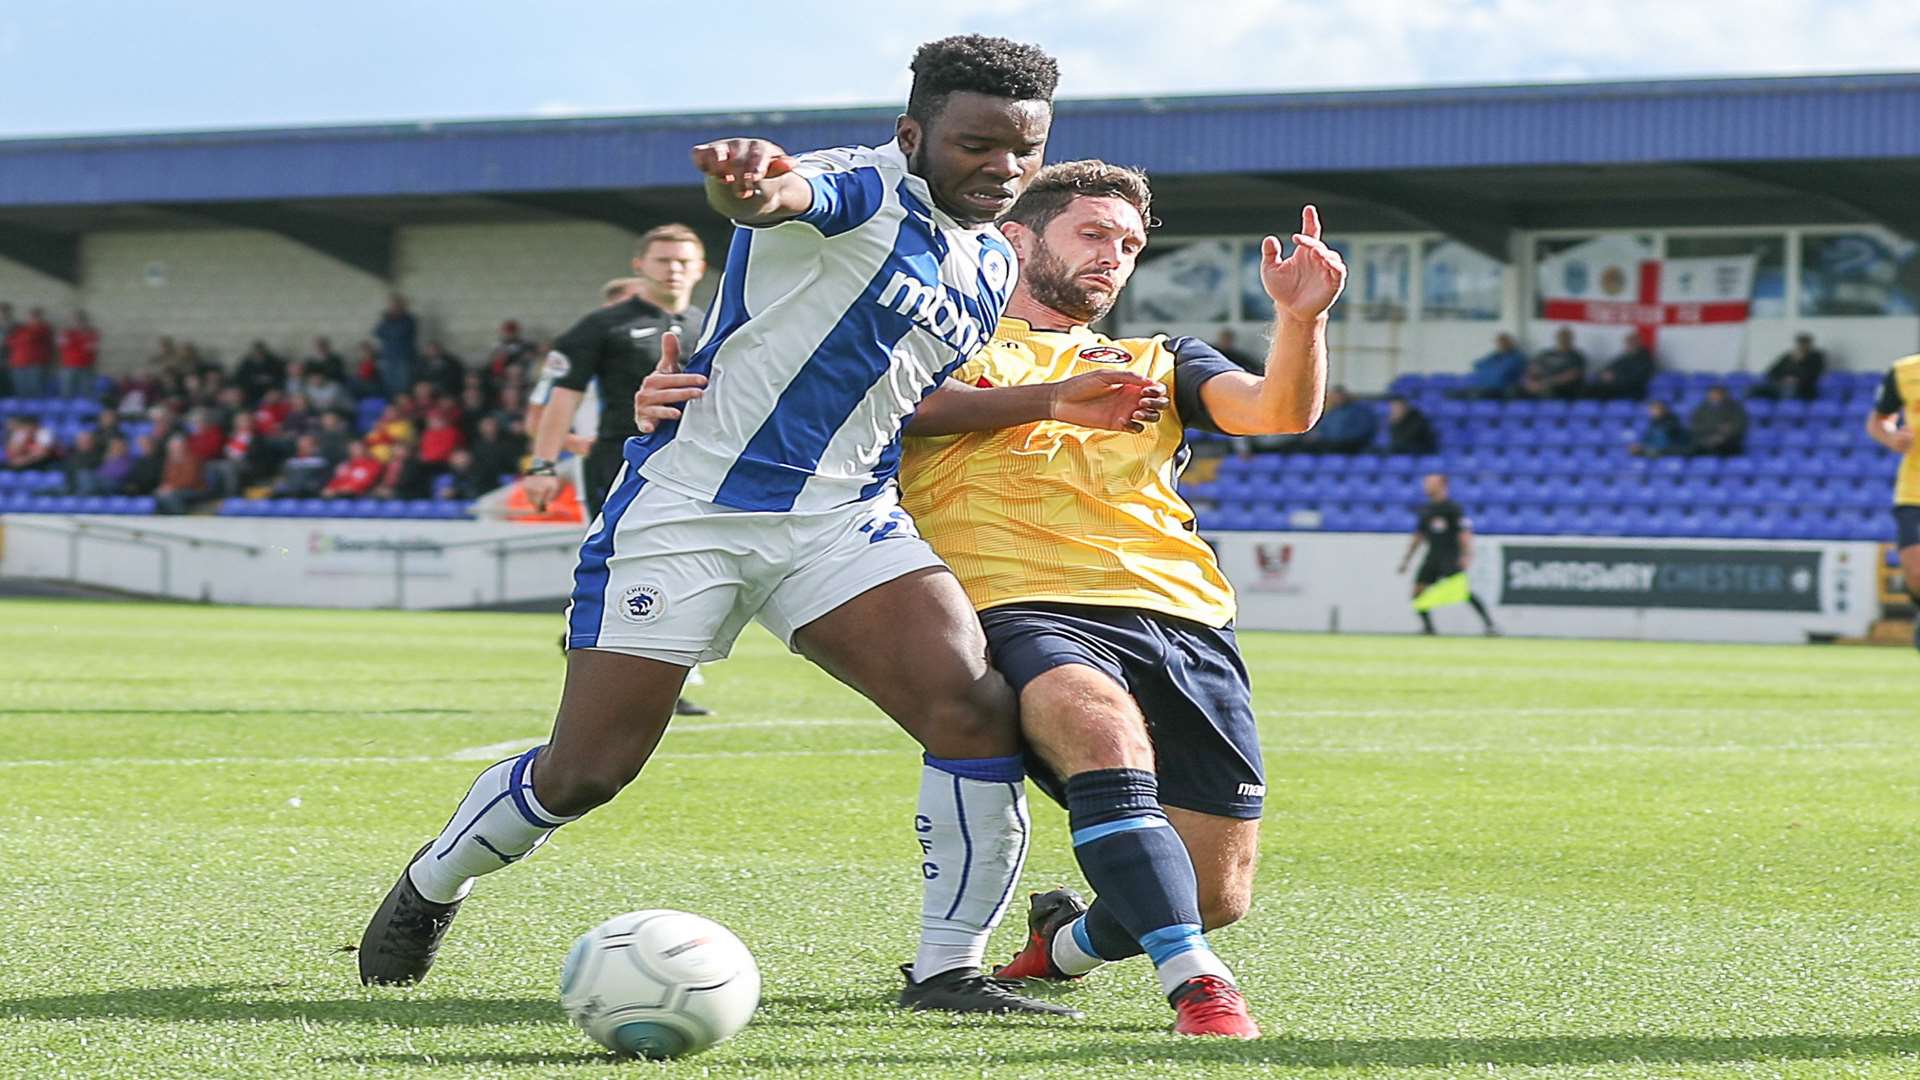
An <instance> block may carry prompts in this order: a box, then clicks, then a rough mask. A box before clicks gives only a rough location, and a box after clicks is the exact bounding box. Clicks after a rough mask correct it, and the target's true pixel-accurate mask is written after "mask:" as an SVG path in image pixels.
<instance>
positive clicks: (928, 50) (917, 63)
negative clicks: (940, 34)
mask: <svg viewBox="0 0 1920 1080" xmlns="http://www.w3.org/2000/svg"><path fill="white" fill-rule="evenodd" d="M908 66H909V67H910V68H912V69H913V89H912V90H911V91H909V92H908V93H907V115H908V116H911V117H913V118H914V119H915V120H918V121H920V122H921V123H922V124H926V123H930V122H932V120H933V118H934V117H936V116H938V115H940V110H941V109H942V108H944V107H945V106H946V104H947V97H948V96H949V95H951V94H955V93H958V92H960V91H972V92H973V93H976V94H986V95H989V96H991V97H1001V98H1010V99H1012V100H1014V101H1045V102H1049V103H1051V102H1052V101H1053V91H1054V88H1055V87H1056V86H1058V85H1060V65H1059V64H1058V63H1055V62H1054V59H1053V57H1051V56H1048V55H1047V54H1046V53H1044V52H1041V51H1040V49H1039V48H1037V47H1036V46H1033V45H1026V44H1023V43H1021V42H1018V41H1009V40H1007V39H1006V38H998V37H987V36H986V35H984V34H959V35H956V36H954V37H946V38H941V39H940V40H939V41H929V42H927V43H926V44H925V45H922V46H920V48H919V49H918V50H917V51H915V52H914V54H913V63H912V64H910V65H908Z"/></svg>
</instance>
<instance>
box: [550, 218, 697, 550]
mask: <svg viewBox="0 0 1920 1080" xmlns="http://www.w3.org/2000/svg"><path fill="white" fill-rule="evenodd" d="M633 272H634V281H635V282H636V287H635V289H634V295H633V296H631V297H629V298H628V299H627V300H625V301H623V302H621V303H618V304H611V305H609V306H607V307H603V308H596V309H595V310H593V311H592V312H589V313H588V314H587V315H586V316H584V317H583V318H581V320H580V321H579V322H577V323H574V324H573V326H572V327H571V328H570V329H569V330H567V332H566V333H564V334H561V335H560V336H559V337H558V338H556V339H555V340H554V343H553V351H551V352H549V353H548V354H547V360H546V364H545V366H544V368H543V369H542V372H541V374H542V377H543V378H547V379H551V380H552V381H553V397H552V400H550V401H548V402H547V407H546V410H545V411H544V412H543V413H541V415H540V427H539V430H537V431H535V432H534V433H533V460H532V461H531V462H530V463H529V464H528V465H527V471H526V475H525V478H524V480H523V481H522V487H523V489H524V490H525V492H526V495H527V501H528V502H530V503H532V504H533V505H534V507H535V508H536V509H540V510H544V509H546V506H547V503H549V502H551V501H552V500H553V498H554V496H556V495H558V494H559V493H560V485H561V484H562V483H563V482H564V481H562V480H561V479H560V476H559V473H558V472H557V470H556V466H555V462H556V461H558V460H559V457H560V451H561V449H562V448H563V447H565V446H566V442H567V433H568V432H569V431H570V430H571V429H572V427H573V414H574V412H575V410H577V409H579V407H580V399H581V398H582V396H584V395H585V393H586V390H587V387H588V385H589V384H591V383H593V382H594V381H596V380H598V382H599V384H600V400H601V402H602V408H601V410H600V431H599V434H598V436H597V437H596V438H595V439H594V441H593V448H592V449H591V450H589V451H588V452H587V459H586V462H585V473H586V489H585V490H584V491H582V492H580V501H581V502H582V503H585V504H586V508H587V523H588V524H589V525H591V524H592V523H593V519H594V518H596V517H599V516H600V507H601V505H602V504H604V503H605V502H606V500H607V491H608V489H609V488H611V487H612V486H613V482H614V480H615V478H617V477H618V476H619V475H620V462H621V456H620V452H621V448H622V447H623V446H625V445H626V441H627V440H628V439H630V438H632V437H634V436H636V435H638V434H640V429H638V428H636V427H634V426H633V408H632V406H631V404H630V403H631V402H632V401H633V395H634V393H635V392H636V391H638V390H639V389H640V380H642V379H644V378H646V377H647V376H648V375H650V374H652V373H653V369H654V365H656V364H658V363H659V362H660V339H661V338H662V337H664V336H666V335H667V334H680V335H681V339H680V343H681V348H682V350H683V351H691V350H690V348H689V347H690V346H691V345H692V341H691V338H692V336H693V335H694V334H696V333H698V332H699V329H700V324H701V322H702V320H703V319H705V317H706V315H705V313H704V312H702V311H701V310H700V309H699V308H696V307H694V306H693V304H692V301H693V288H694V286H695V285H697V284H699V283H700V278H701V276H702V275H704V274H705V273H706V272H707V258H706V248H705V247H703V246H702V245H701V243H700V238H699V237H698V236H696V235H694V232H693V230H692V229H689V228H687V227H686V226H685V225H662V226H660V227H659V228H655V229H649V230H647V232H645V233H644V234H642V235H641V237H640V239H639V240H638V241H637V242H636V243H635V245H634V255H633Z"/></svg>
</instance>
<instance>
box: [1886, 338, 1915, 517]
mask: <svg viewBox="0 0 1920 1080" xmlns="http://www.w3.org/2000/svg"><path fill="white" fill-rule="evenodd" d="M1889 392H1891V393H1892V395H1893V396H1889ZM1877 408H1878V410H1879V411H1880V412H1882V413H1886V414H1891V413H1893V412H1895V411H1898V412H1902V413H1904V414H1905V415H1906V421H1907V430H1909V431H1911V432H1913V433H1914V434H1915V435H1916V436H1920V353H1915V354H1914V355H1912V356H1903V357H1901V358H1900V359H1898V360H1895V361H1894V362H1893V370H1892V371H1890V372H1888V373H1887V385H1886V386H1885V387H1883V388H1882V389H1881V392H1880V401H1879V403H1878V405H1877ZM1893 502H1894V505H1896V506H1920V442H1916V443H1915V445H1914V448H1913V449H1912V450H1909V451H1907V453H1906V455H1905V456H1903V457H1902V458H1901V459H1900V473H1899V475H1898V476H1897V477H1896V478H1895V479H1894V481H1893Z"/></svg>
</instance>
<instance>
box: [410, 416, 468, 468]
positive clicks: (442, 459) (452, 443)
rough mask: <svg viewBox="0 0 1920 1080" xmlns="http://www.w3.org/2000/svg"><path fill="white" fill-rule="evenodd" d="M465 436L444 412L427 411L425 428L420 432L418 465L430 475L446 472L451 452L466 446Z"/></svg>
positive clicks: (451, 457)
mask: <svg viewBox="0 0 1920 1080" xmlns="http://www.w3.org/2000/svg"><path fill="white" fill-rule="evenodd" d="M466 443H467V440H466V437H465V436H463V435H461V434H460V429H459V428H457V427H455V426H454V425H453V422H452V421H450V420H449V419H448V418H447V414H446V413H445V412H434V413H429V414H428V416H427V430H425V431H423V432H421V433H420V465H421V467H422V468H424V469H426V470H427V472H428V473H429V474H430V475H433V476H438V475H440V474H441V473H443V472H446V471H447V469H448V467H449V463H450V462H451V461H452V460H453V452H454V451H455V450H459V449H461V448H463V447H464V446H466Z"/></svg>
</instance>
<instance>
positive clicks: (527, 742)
mask: <svg viewBox="0 0 1920 1080" xmlns="http://www.w3.org/2000/svg"><path fill="white" fill-rule="evenodd" d="M892 726H893V724H891V723H889V722H887V721H883V720H838V719H836V720H724V721H721V722H719V723H713V724H701V723H693V722H689V721H685V720H682V721H679V722H678V723H675V724H673V725H671V726H669V727H668V728H667V734H669V735H675V734H680V735H695V734H704V733H706V732H709V731H749V730H753V729H757V728H811V727H892ZM546 738H547V737H546V736H545V735H526V736H523V737H521V738H518V739H503V740H501V741H500V742H491V743H486V744H484V745H481V746H467V747H462V748H461V749H459V750H455V751H454V752H453V753H451V754H448V755H447V756H448V757H449V758H452V759H453V760H455V761H498V760H500V759H501V758H504V757H507V756H509V755H511V754H519V753H524V752H526V751H528V750H531V749H532V748H534V747H536V746H538V745H540V744H541V743H542V742H545V741H546ZM675 756H679V755H675Z"/></svg>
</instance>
